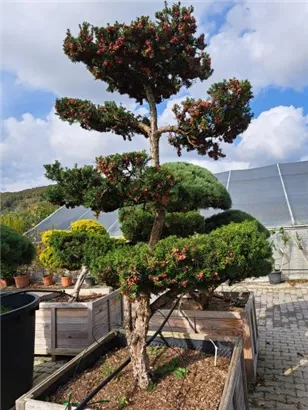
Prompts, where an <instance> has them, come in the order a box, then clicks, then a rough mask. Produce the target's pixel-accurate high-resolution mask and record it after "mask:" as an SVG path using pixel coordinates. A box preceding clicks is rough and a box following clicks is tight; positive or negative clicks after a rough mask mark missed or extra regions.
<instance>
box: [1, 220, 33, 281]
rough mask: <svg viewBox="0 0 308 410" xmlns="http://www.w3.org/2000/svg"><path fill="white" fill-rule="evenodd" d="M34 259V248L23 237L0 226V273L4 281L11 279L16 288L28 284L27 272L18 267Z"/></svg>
mask: <svg viewBox="0 0 308 410" xmlns="http://www.w3.org/2000/svg"><path fill="white" fill-rule="evenodd" d="M34 257H35V248H34V246H33V244H32V242H31V241H30V240H29V239H28V238H27V237H25V236H23V235H21V234H20V233H18V232H16V231H14V230H13V229H10V228H8V227H7V226H5V225H1V271H2V275H3V276H4V279H8V278H13V277H14V281H15V284H16V287H17V288H24V287H26V286H28V284H29V279H30V275H29V271H28V268H27V267H26V268H25V269H20V270H19V271H18V273H17V269H18V267H20V266H22V265H27V264H30V263H31V262H32V261H33V259H34ZM3 284H4V283H3Z"/></svg>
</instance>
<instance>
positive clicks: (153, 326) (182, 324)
mask: <svg viewBox="0 0 308 410" xmlns="http://www.w3.org/2000/svg"><path fill="white" fill-rule="evenodd" d="M222 293H224V294H226V295H228V296H233V297H236V296H238V295H239V292H222ZM246 294H247V296H248V292H247V293H246ZM160 312H161V313H160ZM160 312H157V313H155V314H154V315H153V316H152V319H151V321H150V330H157V329H158V328H159V326H160V325H161V323H162V321H163V320H164V317H165V316H167V314H168V312H169V310H164V309H161V310H160ZM164 331H170V332H184V333H186V332H188V333H199V334H203V335H206V336H208V337H211V338H215V337H217V336H241V337H242V338H243V347H244V360H245V368H246V377H247V382H248V385H249V388H253V385H254V384H255V381H256V373H257V361H258V341H259V335H258V327H257V319H256V307H255V299H254V294H253V292H249V297H248V301H247V304H246V306H245V308H244V310H243V312H220V311H195V310H177V309H176V310H174V311H173V313H172V315H171V316H170V318H169V320H168V322H167V323H166V325H165V327H164Z"/></svg>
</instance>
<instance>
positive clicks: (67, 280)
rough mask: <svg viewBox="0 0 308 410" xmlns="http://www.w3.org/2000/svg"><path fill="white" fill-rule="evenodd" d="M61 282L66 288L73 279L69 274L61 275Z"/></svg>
mask: <svg viewBox="0 0 308 410" xmlns="http://www.w3.org/2000/svg"><path fill="white" fill-rule="evenodd" d="M61 283H62V286H63V287H64V288H67V287H68V286H72V284H73V279H72V277H71V276H62V277H61Z"/></svg>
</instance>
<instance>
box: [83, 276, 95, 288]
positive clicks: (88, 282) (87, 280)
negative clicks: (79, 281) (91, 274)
mask: <svg viewBox="0 0 308 410" xmlns="http://www.w3.org/2000/svg"><path fill="white" fill-rule="evenodd" d="M84 283H85V284H86V285H87V286H94V285H95V281H94V279H93V278H85V280H84Z"/></svg>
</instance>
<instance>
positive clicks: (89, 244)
mask: <svg viewBox="0 0 308 410" xmlns="http://www.w3.org/2000/svg"><path fill="white" fill-rule="evenodd" d="M123 246H124V244H123V242H122V241H119V240H118V239H113V238H110V237H109V235H108V234H107V233H103V234H102V233H99V232H95V231H93V227H92V229H89V230H82V229H81V230H80V229H75V230H73V231H54V232H53V233H51V234H50V236H49V237H48V249H51V250H52V251H53V253H54V255H55V258H56V260H57V263H58V266H59V267H61V268H65V269H69V270H78V269H80V268H81V267H82V266H83V265H84V266H87V267H88V268H89V269H90V273H91V276H92V277H94V278H95V279H96V280H97V281H98V283H103V284H106V285H107V286H112V287H117V286H118V284H119V275H118V273H117V272H114V273H113V272H111V273H109V272H107V271H106V272H104V271H103V269H102V266H101V265H100V261H101V260H102V258H103V257H104V255H106V254H107V253H108V252H109V251H110V250H111V249H116V248H119V247H123Z"/></svg>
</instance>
